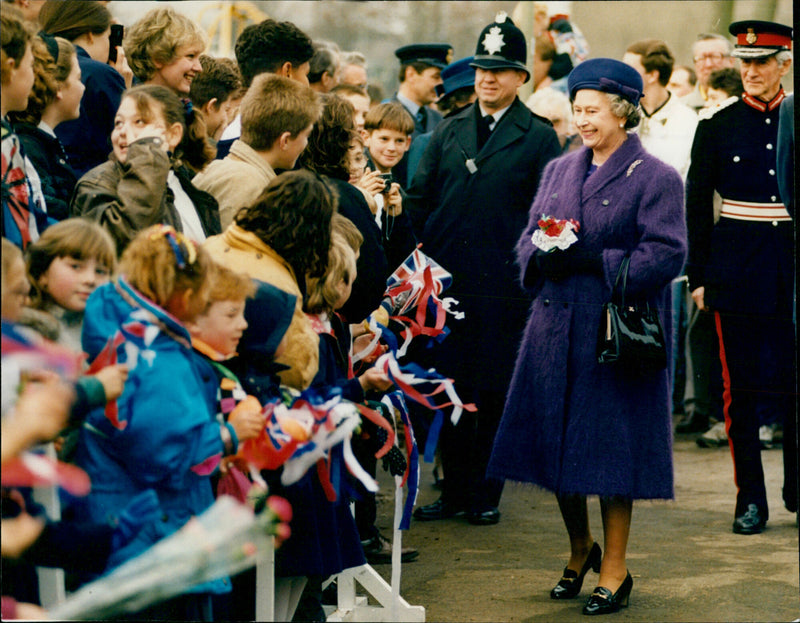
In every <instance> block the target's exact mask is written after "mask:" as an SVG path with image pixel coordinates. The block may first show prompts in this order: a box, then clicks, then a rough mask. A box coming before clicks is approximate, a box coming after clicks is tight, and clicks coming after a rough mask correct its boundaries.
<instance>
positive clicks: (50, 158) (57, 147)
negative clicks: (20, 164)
mask: <svg viewBox="0 0 800 623" xmlns="http://www.w3.org/2000/svg"><path fill="white" fill-rule="evenodd" d="M14 130H15V131H16V133H17V136H19V140H20V142H21V143H22V148H23V149H24V150H25V155H26V156H27V157H28V160H30V162H31V164H32V165H33V166H34V168H35V169H36V172H37V173H38V174H39V180H40V181H41V183H42V194H43V195H44V200H45V202H46V204H47V214H48V216H50V217H51V218H53V219H55V220H56V221H63V220H64V219H65V218H67V217H68V216H69V199H70V197H71V196H72V191H73V190H74V189H75V184H76V183H77V182H78V178H77V177H75V172H74V171H73V170H72V167H71V166H70V165H69V162H68V161H67V154H66V153H65V152H64V146H63V145H62V144H61V141H59V140H58V139H57V138H56V137H55V136H54V135H52V134H50V133H49V132H46V131H45V130H43V129H42V128H41V127H37V126H35V125H31V124H29V123H18V124H16V125H15V126H14Z"/></svg>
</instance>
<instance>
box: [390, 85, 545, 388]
mask: <svg viewBox="0 0 800 623" xmlns="http://www.w3.org/2000/svg"><path fill="white" fill-rule="evenodd" d="M478 115H480V109H479V107H478V105H477V103H476V104H473V105H472V106H469V107H467V108H465V109H464V110H463V111H461V112H460V113H458V114H457V115H455V116H454V117H451V118H449V119H445V120H444V121H443V122H442V123H441V124H439V126H438V127H437V128H436V130H434V132H433V135H432V136H431V139H430V142H429V144H428V147H427V149H426V150H425V153H424V154H423V156H422V160H421V161H420V164H419V167H418V169H417V172H416V174H415V176H414V179H413V181H412V183H411V186H410V188H409V189H408V197H407V200H406V202H405V205H404V209H405V210H407V211H408V213H409V216H410V217H411V220H412V225H413V227H414V233H415V234H416V236H417V238H418V239H419V240H420V242H422V245H423V246H422V249H423V251H424V252H425V253H426V254H427V255H429V256H430V257H432V258H433V259H434V260H436V261H437V262H439V263H440V264H441V265H442V267H443V268H444V269H445V270H448V271H450V272H451V273H452V275H453V284H452V286H451V287H450V289H449V290H448V291H447V296H452V297H454V298H456V299H457V300H458V301H459V305H458V309H459V310H461V311H463V312H465V314H466V316H465V318H464V319H463V320H453V321H451V322H450V323H449V325H450V329H451V333H450V335H448V337H447V339H445V340H444V341H443V342H442V343H441V345H439V346H437V349H441V355H440V357H439V359H440V360H439V362H438V365H439V366H440V368H441V369H439V371H440V372H441V373H443V374H447V375H448V376H451V375H453V374H454V372H458V376H457V377H455V378H456V380H457V381H458V380H459V379H460V380H461V381H462V383H463V382H464V381H465V380H466V381H467V382H468V383H471V384H473V385H474V386H475V387H476V388H479V387H487V388H497V387H498V384H505V385H507V383H508V380H509V378H510V375H511V370H512V368H513V364H514V357H515V355H516V350H517V345H518V344H519V339H520V333H521V331H522V327H523V325H524V322H525V318H526V314H527V309H528V305H529V303H530V299H529V298H528V297H527V295H526V294H524V293H523V291H522V289H521V287H520V285H519V282H518V279H517V276H518V269H517V267H516V264H515V257H514V245H515V244H516V242H517V240H518V239H519V236H520V233H521V232H522V230H523V229H524V227H525V225H526V223H527V217H528V209H529V207H530V205H531V202H532V201H533V197H534V195H535V194H536V188H537V186H538V183H539V177H540V175H541V172H542V170H543V169H544V166H545V164H547V162H549V161H550V160H551V159H553V158H555V157H556V156H558V154H559V153H560V151H561V148H560V146H559V143H558V138H557V137H556V133H555V131H554V130H553V128H552V126H551V125H550V124H549V122H548V121H546V120H544V119H542V118H541V117H538V116H536V115H534V114H533V113H532V112H530V110H528V108H526V107H525V105H524V104H523V103H522V102H521V101H520V100H519V98H517V99H516V100H514V103H513V104H512V105H511V107H510V108H509V109H508V110H507V111H506V113H505V114H504V115H503V117H502V118H501V119H500V121H499V122H498V123H497V126H496V127H495V129H494V131H493V132H492V134H491V136H490V137H489V139H488V141H487V142H486V144H485V145H484V146H483V148H482V149H481V150H480V151H478V150H477V116H478ZM468 161H471V162H469V163H468ZM472 164H474V168H475V169H476V171H475V172H474V173H470V170H469V168H468V166H469V165H472ZM460 387H465V385H461V386H460ZM459 391H461V390H459ZM462 398H464V396H462ZM465 399H466V398H465Z"/></svg>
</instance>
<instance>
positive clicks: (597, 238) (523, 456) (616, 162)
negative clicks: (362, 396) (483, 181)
mask: <svg viewBox="0 0 800 623" xmlns="http://www.w3.org/2000/svg"><path fill="white" fill-rule="evenodd" d="M568 87H569V94H570V99H571V100H572V106H573V112H574V121H575V125H576V127H577V129H578V131H579V133H580V136H581V139H582V141H583V147H582V148H580V149H578V150H576V151H574V152H571V153H569V154H567V155H565V156H563V157H561V158H558V159H556V160H554V161H552V162H551V163H550V164H549V165H548V166H547V168H546V169H545V172H544V176H543V178H542V182H541V184H540V185H539V190H538V193H537V195H536V198H535V200H534V203H533V206H532V207H531V210H530V219H529V222H528V226H527V228H526V229H525V231H524V233H523V234H522V236H521V238H520V240H519V242H518V243H517V259H518V262H519V265H520V268H521V281H522V284H523V286H524V287H525V288H526V289H527V290H528V291H530V292H531V293H532V294H533V296H534V301H533V305H532V307H531V312H530V317H529V320H528V324H527V327H526V329H525V334H524V338H523V342H522V345H521V348H520V351H519V355H518V359H517V364H516V368H515V371H514V376H513V378H512V381H511V387H510V390H509V394H508V398H507V402H506V406H505V411H504V414H503V418H502V421H501V423H500V428H499V430H498V433H497V436H496V438H495V444H494V449H493V453H492V457H491V461H490V463H489V468H488V476H489V477H494V478H501V479H507V480H515V481H522V482H530V483H533V484H536V485H538V486H541V487H544V488H546V489H548V490H550V491H553V492H554V493H555V494H556V496H557V498H558V502H559V507H560V509H561V514H562V517H563V520H564V524H565V525H566V528H567V533H568V535H569V540H570V558H569V561H568V562H567V566H566V568H565V570H564V573H563V577H562V578H561V579H560V580H559V582H558V584H557V585H556V586H555V588H553V590H552V592H551V593H550V596H551V597H552V598H553V599H570V598H574V597H576V596H577V595H578V594H579V593H580V590H581V586H582V584H583V579H584V576H585V575H586V573H587V572H588V571H589V569H592V570H594V571H595V572H599V573H600V577H599V581H598V584H597V588H596V589H595V590H594V592H593V593H592V595H591V596H590V597H589V600H588V601H587V603H586V605H585V606H584V609H583V613H584V614H589V615H593V614H606V613H609V612H615V611H617V610H619V608H620V607H623V606H626V605H627V604H628V598H629V596H630V593H631V588H632V585H633V581H632V579H631V575H630V573H629V572H628V569H627V564H626V560H625V557H626V548H627V542H628V534H629V530H630V523H631V510H632V504H633V500H634V499H670V498H672V497H673V479H672V448H671V440H672V433H671V421H670V413H671V410H670V400H669V374H668V370H667V368H666V367H664V368H661V369H654V368H648V367H646V366H636V368H635V369H633V368H629V367H625V366H620V365H619V364H600V363H598V360H597V354H596V344H597V335H598V330H599V326H600V321H601V315H602V309H603V304H604V303H605V302H607V301H608V300H609V299H610V298H611V292H612V287H613V285H614V281H615V278H616V276H617V272H618V270H619V268H620V266H621V264H622V261H623V258H624V257H626V256H627V257H629V258H630V266H629V271H628V278H627V293H628V294H629V295H631V296H634V297H636V298H638V299H645V300H647V301H648V303H649V304H650V306H651V307H655V308H657V310H658V312H659V316H660V320H661V325H662V327H663V328H664V331H665V333H666V336H665V340H666V344H667V345H669V344H670V343H671V342H670V338H669V331H670V326H671V323H670V321H669V316H670V313H669V305H670V296H669V285H670V281H671V280H672V279H673V278H674V277H676V276H677V275H679V274H680V271H681V268H682V266H683V262H684V259H685V255H686V225H685V221H684V212H683V196H684V194H683V183H682V181H681V177H680V175H679V174H678V172H677V171H675V170H674V169H673V168H672V167H670V166H668V165H666V164H664V163H662V162H661V161H659V160H657V159H656V158H654V157H653V156H651V155H650V154H648V153H647V152H645V151H644V149H643V148H642V146H641V143H640V141H639V139H638V137H637V136H636V135H635V134H632V133H628V132H627V130H628V129H629V128H634V127H636V125H637V124H638V122H639V119H640V108H639V98H640V97H641V95H642V79H641V77H640V76H639V74H638V73H637V72H636V71H635V70H633V69H632V68H631V67H629V66H627V65H625V64H623V63H621V62H619V61H616V60H612V59H602V58H600V59H592V60H588V61H584V62H583V63H581V64H580V65H578V66H577V67H576V68H575V69H574V70H573V71H572V72H571V73H570V75H569V78H568ZM542 215H546V216H552V217H554V218H556V219H574V220H575V221H577V222H578V223H579V230H578V232H577V237H578V240H577V242H575V243H574V244H572V245H571V246H569V247H568V248H567V249H566V250H559V249H556V250H553V251H551V252H550V253H546V252H544V251H543V250H541V249H539V248H537V246H536V245H535V244H534V243H533V241H532V235H533V234H534V232H535V231H536V230H537V229H539V228H540V226H539V224H538V222H539V220H540V219H541V218H542ZM588 495H597V496H599V497H600V508H601V513H602V519H603V532H604V547H603V549H604V550H605V551H604V552H603V551H602V550H601V548H600V546H599V545H598V544H597V543H595V541H594V538H593V537H592V533H591V530H590V527H589V518H588V512H587V505H586V496H588Z"/></svg>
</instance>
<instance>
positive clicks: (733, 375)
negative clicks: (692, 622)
mask: <svg viewBox="0 0 800 623" xmlns="http://www.w3.org/2000/svg"><path fill="white" fill-rule="evenodd" d="M729 30H730V33H731V34H732V35H733V36H735V37H736V46H735V49H734V52H733V55H734V56H735V57H738V58H739V59H740V63H741V75H742V82H743V84H744V88H745V93H744V95H743V96H742V98H741V99H739V100H737V101H735V102H734V103H732V104H729V105H727V106H724V107H723V108H721V109H717V110H716V111H714V112H713V113H712V114H709V115H708V117H707V118H705V119H702V120H701V121H700V122H699V124H698V127H697V132H696V134H695V139H694V143H693V146H692V155H691V166H690V169H689V173H688V179H687V206H686V207H687V219H688V227H689V260H688V265H687V270H686V272H687V276H688V278H689V288H690V291H691V293H692V298H693V299H694V301H695V303H696V305H697V306H698V308H699V309H700V310H704V311H706V312H708V313H713V314H714V320H715V324H716V328H717V334H718V336H719V340H720V360H721V364H722V376H723V386H724V393H723V412H724V415H725V424H726V428H727V432H728V437H729V440H730V445H731V452H732V455H733V462H734V479H735V482H736V486H737V497H736V509H735V520H734V522H733V531H734V532H735V533H737V534H756V533H759V532H761V531H762V530H763V529H764V527H765V525H766V523H767V519H768V517H769V509H768V506H767V494H766V489H765V487H764V471H763V468H762V464H761V448H760V444H759V439H758V428H759V410H760V409H762V408H764V407H766V408H768V409H772V410H773V411H774V412H775V414H776V416H777V417H778V418H781V419H784V418H789V417H794V398H793V395H794V394H793V392H794V378H795V368H794V342H795V338H794V329H793V325H792V285H793V282H794V260H793V237H792V221H791V218H790V216H789V213H788V212H787V210H786V207H785V206H784V205H783V203H781V198H780V193H779V191H778V183H777V177H776V169H777V165H776V157H775V153H776V145H777V134H778V111H779V107H780V104H781V102H782V101H783V99H784V97H785V94H784V91H783V88H782V87H781V78H782V77H783V76H785V75H786V73H787V72H788V71H789V67H790V65H791V62H792V53H791V46H792V29H791V28H789V27H788V26H784V25H782V24H775V23H771V22H763V21H742V22H735V23H733V24H731V26H730V28H729ZM714 191H716V192H718V193H719V194H720V195H721V196H722V210H721V213H720V216H719V220H718V221H717V222H716V223H715V218H714V209H713V195H714ZM779 421H780V419H779ZM784 441H785V444H784V457H786V452H787V451H788V452H796V447H795V446H794V445H793V444H792V443H791V441H792V440H784ZM787 441H788V443H786V442H787ZM790 510H791V509H790ZM795 510H796V493H795Z"/></svg>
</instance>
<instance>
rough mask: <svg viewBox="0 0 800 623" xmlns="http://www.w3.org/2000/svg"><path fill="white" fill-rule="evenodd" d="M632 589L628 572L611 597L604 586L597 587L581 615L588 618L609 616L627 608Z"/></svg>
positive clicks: (631, 579)
mask: <svg viewBox="0 0 800 623" xmlns="http://www.w3.org/2000/svg"><path fill="white" fill-rule="evenodd" d="M632 588H633V578H632V577H631V574H630V572H628V575H626V576H625V579H624V580H623V581H622V584H621V585H620V587H619V588H618V589H617V592H616V593H614V594H613V595H612V594H611V591H610V590H608V589H607V588H606V587H605V586H598V587H597V588H596V589H594V592H593V593H592V594H591V595H590V596H589V601H587V602H586V605H585V606H584V607H583V614H588V615H590V616H592V615H596V614H611V613H612V612H617V611H618V610H619V609H620V608H627V607H628V602H629V601H630V597H631V589H632Z"/></svg>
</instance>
